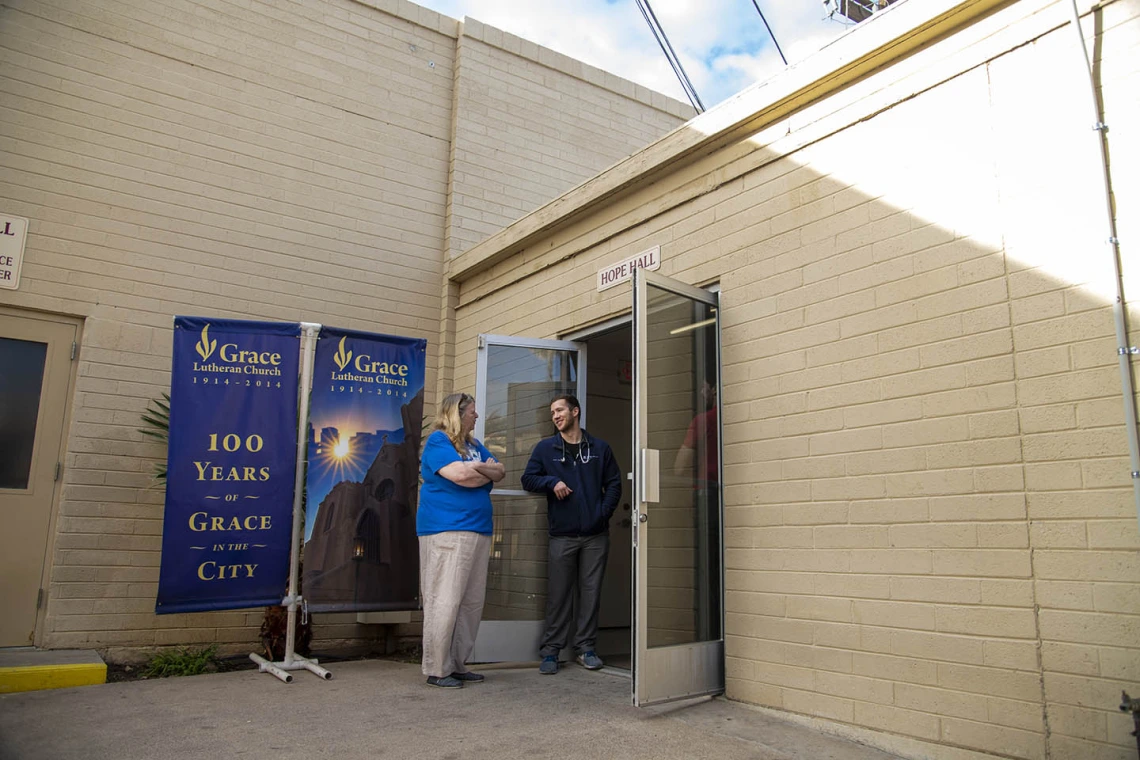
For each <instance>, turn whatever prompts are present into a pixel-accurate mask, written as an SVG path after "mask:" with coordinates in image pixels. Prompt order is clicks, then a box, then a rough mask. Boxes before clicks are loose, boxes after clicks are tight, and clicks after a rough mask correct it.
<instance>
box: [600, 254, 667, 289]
mask: <svg viewBox="0 0 1140 760" xmlns="http://www.w3.org/2000/svg"><path fill="white" fill-rule="evenodd" d="M660 268H661V246H659V245H655V246H653V247H652V248H650V249H649V250H648V251H642V252H641V253H639V254H637V255H636V256H630V257H629V258H628V259H625V260H624V261H619V262H618V263H616V264H611V265H610V266H608V267H605V268H603V269H599V270H598V292H599V293H600V292H601V291H603V290H605V289H606V288H612V287H613V286H614V285H617V284H618V283H622V282H625V281H626V280H628V279H629V278H631V277H633V270H635V269H649V270H654V269H660Z"/></svg>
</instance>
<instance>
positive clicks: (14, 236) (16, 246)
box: [0, 214, 28, 290]
mask: <svg viewBox="0 0 1140 760" xmlns="http://www.w3.org/2000/svg"><path fill="white" fill-rule="evenodd" d="M27 240H28V220H27V219H25V218H24V217H22V216H5V215H2V214H0V288H5V289H7V290H15V289H16V288H18V287H20V264H21V263H22V262H23V260H24V243H26V242H27Z"/></svg>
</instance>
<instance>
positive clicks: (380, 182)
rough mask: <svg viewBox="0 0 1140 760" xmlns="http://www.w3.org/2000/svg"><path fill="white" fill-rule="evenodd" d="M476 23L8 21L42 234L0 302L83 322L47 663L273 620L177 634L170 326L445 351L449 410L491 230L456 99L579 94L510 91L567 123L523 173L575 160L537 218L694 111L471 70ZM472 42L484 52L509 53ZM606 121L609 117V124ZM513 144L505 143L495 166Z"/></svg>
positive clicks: (354, 12) (196, 14)
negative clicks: (336, 331)
mask: <svg viewBox="0 0 1140 760" xmlns="http://www.w3.org/2000/svg"><path fill="white" fill-rule="evenodd" d="M460 26H461V25H460V24H459V22H457V21H455V20H453V19H449V18H446V17H443V16H440V15H438V14H436V13H434V12H431V11H428V10H426V9H422V8H419V7H417V6H414V5H412V4H410V3H407V2H402V1H400V2H397V0H376V1H375V2H372V0H367V1H365V0H361V1H360V2H355V1H354V0H304V2H286V1H285V0H257V1H256V2H252V3H251V2H234V1H232V0H196V1H195V2H186V3H174V4H162V3H157V4H155V3H137V2H128V1H127V0H92V1H91V2H84V3H71V2H66V1H65V0H42V1H41V0H16V2H11V3H5V5H4V6H3V7H2V8H0V87H2V88H3V93H4V95H3V108H2V109H0V124H2V126H0V164H2V165H3V167H4V171H3V172H2V173H0V199H2V202H3V208H4V211H5V212H6V213H11V214H16V215H20V216H25V217H28V218H29V219H30V220H31V227H30V232H29V235H28V245H27V252H26V255H25V262H24V267H23V276H22V282H21V286H20V288H19V290H16V291H9V290H4V291H0V304H3V305H4V306H7V307H13V308H16V309H25V310H35V311H48V312H57V313H62V314H70V315H76V316H79V317H82V318H84V324H83V335H82V346H81V353H80V358H79V366H78V380H77V385H76V387H75V388H74V395H73V402H72V410H71V415H72V424H71V428H70V430H69V433H68V442H67V446H66V458H65V460H64V470H63V486H62V491H61V497H60V500H59V504H58V512H57V514H56V515H55V531H54V534H53V536H52V538H51V543H50V545H49V549H50V550H51V560H50V562H51V565H50V568H49V570H48V582H47V589H46V591H47V595H46V604H47V608H46V610H47V611H46V619H45V620H44V624H43V625H41V626H40V628H39V630H37V634H36V644H37V645H39V646H44V647H52V648H57V647H113V646H124V647H139V646H148V645H163V644H175V643H178V644H185V643H194V642H215V641H216V642H221V643H223V644H232V645H233V648H235V649H236V648H239V647H240V646H250V645H252V642H255V641H256V639H257V629H258V626H259V625H260V622H261V614H262V613H261V611H260V610H253V611H236V612H224V613H202V614H195V615H169V616H162V617H156V616H155V615H154V598H155V592H156V585H157V579H158V567H159V562H160V556H159V554H160V546H161V541H160V536H161V530H162V502H163V493H162V490H161V489H160V488H155V487H154V485H153V483H152V479H151V475H150V472H151V469H152V465H153V463H154V462H155V461H156V460H157V459H158V458H160V457H161V456H163V455H164V454H163V452H162V449H161V448H159V447H157V446H155V445H154V444H151V443H147V442H146V439H144V437H143V436H142V435H141V434H140V433H139V432H138V431H137V428H138V427H139V426H140V424H141V423H140V419H139V417H140V414H141V413H142V411H143V410H144V408H145V407H146V405H147V403H148V401H149V400H150V399H153V398H156V397H158V396H159V395H160V394H161V393H162V392H163V391H165V390H167V389H168V387H169V366H170V365H169V362H170V350H171V324H172V317H173V315H175V314H208V315H217V316H219V317H233V318H246V319H268V320H286V321H298V320H304V321H314V322H322V323H325V324H332V325H337V326H342V327H349V328H355V329H361V330H370V331H376V332H384V333H395V334H401V335H409V336H417V337H426V338H428V340H429V341H430V342H431V348H430V351H429V359H428V382H427V389H428V394H429V398H428V404H427V406H428V409H429V410H430V409H432V408H433V406H434V399H433V398H432V393H433V391H434V389H435V386H436V379H437V375H438V373H439V366H440V361H441V353H440V351H439V347H438V343H437V339H438V337H439V334H440V315H441V313H445V308H444V307H445V304H444V303H443V302H441V294H443V293H444V286H443V283H442V277H441V273H442V269H443V263H444V260H445V257H446V251H448V250H449V246H450V247H451V249H454V248H455V246H456V245H460V243H455V244H450V243H449V242H448V236H449V233H448V225H449V224H450V225H452V226H455V227H463V228H469V227H470V222H471V221H472V220H476V219H481V217H480V216H479V214H481V213H482V212H481V210H478V209H474V210H473V209H471V208H470V206H469V205H464V206H463V207H462V208H458V207H455V204H451V205H450V206H449V203H448V193H449V183H450V184H451V185H453V186H454V187H455V188H456V190H455V191H456V192H459V193H462V194H464V195H465V197H470V196H473V195H475V194H477V193H476V190H472V189H471V188H479V187H481V186H480V185H479V183H480V182H482V181H483V178H482V175H483V173H484V172H485V171H487V170H486V169H485V167H484V166H483V165H480V164H478V163H470V164H469V165H465V168H464V169H463V177H462V178H457V177H454V176H452V172H451V163H452V160H453V155H452V153H453V150H452V143H453V140H452V136H453V134H454V133H459V134H463V135H468V134H471V133H472V132H471V131H469V130H467V129H466V127H465V123H464V120H465V119H466V118H467V117H468V115H470V114H472V113H473V109H474V102H473V101H472V103H470V104H468V105H467V106H465V108H464V112H463V113H462V114H457V113H456V111H455V91H454V88H453V83H454V81H455V80H456V78H457V77H458V78H459V80H460V81H462V82H465V83H478V82H481V81H482V82H486V81H493V80H495V79H496V78H498V77H500V76H501V75H503V73H504V72H506V71H527V72H531V73H532V74H533V73H534V72H535V71H539V70H541V71H543V72H546V74H545V75H546V76H548V77H550V78H551V82H550V83H549V84H548V86H549V87H561V88H563V89H562V91H561V99H550V98H547V99H545V100H542V99H539V100H541V102H532V101H533V100H534V93H533V92H531V91H527V92H523V91H522V90H517V89H515V88H513V87H512V88H510V89H508V90H505V91H502V92H498V93H497V94H496V103H497V107H498V108H501V109H503V110H505V111H508V112H516V113H523V112H526V113H530V114H532V115H533V117H534V119H535V120H536V121H537V122H541V123H542V124H544V125H545V126H544V130H545V131H544V134H543V139H544V142H543V145H544V146H545V147H544V152H542V153H541V154H540V155H535V156H528V160H529V161H531V164H525V163H524V164H523V167H522V168H526V167H528V166H529V167H530V168H532V169H534V170H535V171H538V170H539V169H541V167H542V166H544V165H545V164H546V159H547V157H548V156H549V155H558V156H565V157H566V161H565V164H564V165H560V172H561V173H560V175H559V180H560V181H561V182H563V183H565V184H564V185H560V186H557V187H553V186H550V185H548V184H543V183H527V184H523V185H521V186H519V187H516V188H513V189H512V191H511V193H512V201H511V203H512V204H513V205H512V206H511V208H514V209H523V210H527V209H528V208H533V207H537V206H538V205H540V204H541V203H543V202H545V201H547V200H549V199H550V198H552V197H553V196H554V195H555V194H556V192H557V191H559V190H561V189H564V187H565V186H569V185H571V184H574V183H576V182H578V181H581V180H582V179H585V178H586V177H587V176H589V175H590V174H592V173H593V172H596V171H598V170H600V169H602V168H604V167H605V166H607V165H609V164H610V163H613V162H614V161H616V160H618V159H620V158H621V157H623V156H624V155H625V154H627V153H629V152H631V151H632V150H633V148H634V147H635V144H633V143H630V142H626V143H621V142H620V141H613V142H610V143H607V144H605V145H602V146H598V145H596V144H595V145H591V152H590V153H589V154H588V155H587V156H585V157H583V158H576V157H575V154H576V151H578V150H579V149H580V148H581V146H582V145H583V142H584V141H583V140H582V139H581V135H580V131H581V130H585V129H587V127H586V125H587V124H588V123H590V122H592V121H593V122H598V121H601V120H606V119H612V120H613V122H614V124H613V126H614V127H615V128H617V129H624V128H625V127H626V126H627V125H628V124H629V123H631V122H643V123H644V124H646V125H654V126H646V127H644V129H643V134H645V135H648V136H646V137H644V138H641V137H638V138H637V140H642V141H643V140H647V139H649V136H653V135H655V134H660V133H662V132H665V131H667V130H668V129H670V128H672V127H673V126H675V125H677V124H679V123H680V122H681V121H682V119H681V118H680V117H679V116H678V115H677V114H678V112H679V109H681V108H682V107H681V106H680V104H675V103H671V102H659V99H656V98H651V97H647V96H645V93H640V92H633V87H632V85H631V84H629V83H627V82H623V81H620V80H610V79H606V81H604V82H600V81H597V77H596V76H593V75H589V76H587V74H586V73H585V72H586V70H585V69H581V70H579V69H577V68H575V67H574V66H572V65H571V64H570V62H568V59H563V58H561V57H558V56H552V55H550V51H546V50H542V49H539V48H537V47H534V46H530V47H528V49H527V51H522V50H521V43H519V42H518V41H517V40H516V41H515V47H519V48H520V49H519V50H518V51H516V53H518V54H522V53H524V52H525V53H526V57H525V58H519V55H517V54H516V53H511V52H508V51H504V50H502V49H499V48H495V47H493V46H492V45H491V44H489V43H485V42H482V41H479V42H472V43H471V44H473V45H477V46H478V47H479V50H480V51H481V53H482V54H483V56H484V57H485V58H487V59H488V61H486V62H484V63H482V64H480V65H479V66H478V67H477V69H478V70H477V71H476V70H474V69H475V68H476V65H475V64H473V65H472V66H473V70H472V71H471V72H470V73H468V72H466V71H465V69H464V68H463V67H459V68H458V69H457V67H456V48H457V40H458V39H459V34H460ZM473 26H478V28H479V30H480V31H479V35H480V36H479V40H482V39H483V38H484V37H490V36H493V35H494V34H495V31H494V30H492V29H490V28H489V27H483V26H482V25H479V24H477V22H475V23H474V24H473ZM500 36H501V35H500ZM504 39H506V38H504ZM539 59H542V60H544V61H546V63H545V64H543V66H539V64H538V63H537V61H538V60H539ZM575 77H579V78H578V79H576V78H575ZM555 80H556V82H555ZM630 96H634V97H630ZM587 102H588V103H591V104H595V105H597V108H596V110H595V111H593V112H592V115H591V116H589V117H586V116H583V114H582V113H581V112H582V111H584V110H587V109H585V108H583V107H582V104H583V103H587ZM544 108H564V109H567V110H570V111H573V112H574V115H573V124H574V125H575V127H574V129H573V130H567V131H566V132H559V131H558V130H557V129H556V128H554V126H552V125H557V124H558V122H559V118H560V117H559V116H558V115H557V114H546V113H543V109H544ZM654 129H656V130H657V132H654V131H653V130H654ZM496 140H498V141H499V142H498V143H496V142H495V141H496ZM515 141H516V137H515V136H513V135H512V134H511V132H510V131H509V129H503V130H496V134H495V135H494V137H493V139H492V141H491V142H490V143H487V144H488V145H490V147H491V148H492V149H493V150H497V151H503V150H509V149H510V148H511V146H512V145H514V144H515ZM496 171H499V172H500V175H497V176H515V174H516V173H520V174H521V173H525V172H522V171H521V169H520V167H519V166H511V167H497V168H496ZM575 171H576V172H577V173H578V174H577V175H575V174H574V172H575ZM528 204H529V206H528ZM498 213H499V217H497V218H502V217H504V216H505V217H510V215H511V214H512V213H515V212H514V211H512V210H510V209H508V208H506V207H504V209H503V210H502V211H500V212H498ZM518 213H521V211H520V212H518ZM319 622H320V624H321V625H320V627H319V629H318V633H317V636H318V639H320V640H324V641H328V640H334V639H347V638H352V637H355V636H358V635H370V634H371V632H372V631H374V629H365V628H361V627H358V626H357V625H356V624H355V621H354V618H352V617H350V616H344V615H342V616H336V615H325V616H321V618H320V620H319Z"/></svg>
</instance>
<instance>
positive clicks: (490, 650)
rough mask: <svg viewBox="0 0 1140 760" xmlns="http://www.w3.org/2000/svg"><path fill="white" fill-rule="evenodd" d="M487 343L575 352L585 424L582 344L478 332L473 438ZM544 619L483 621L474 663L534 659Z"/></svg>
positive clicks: (504, 492)
mask: <svg viewBox="0 0 1140 760" xmlns="http://www.w3.org/2000/svg"><path fill="white" fill-rule="evenodd" d="M491 346H515V347H518V348H537V349H544V350H555V351H576V352H577V353H578V365H577V371H578V391H577V394H576V395H577V397H578V401H579V403H580V404H581V410H582V413H581V416H580V417H579V420H580V424H581V425H582V426H583V427H585V424H586V344H584V343H578V342H576V341H571V340H553V339H549V338H519V337H516V336H513V335H493V334H480V335H479V344H478V349H477V352H476V355H475V411H476V412H477V413H478V414H479V418H478V419H477V420H476V421H475V437H476V438H478V439H479V440H480V441H483V440H484V427H483V421H484V418H485V412H486V409H487V353H488V349H489V348H490V347H491ZM492 496H533V494H531V493H529V492H528V491H524V490H523V489H521V488H499V487H498V486H496V487H495V488H494V490H493V491H492ZM544 623H545V621H544V620H542V619H539V620H483V621H482V622H481V623H480V624H479V634H478V638H477V639H476V642H475V650H474V652H472V661H476V662H529V661H531V660H534V659H535V657H536V655H537V652H538V645H539V640H540V639H541V638H542V631H543V627H544Z"/></svg>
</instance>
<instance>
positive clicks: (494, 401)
mask: <svg viewBox="0 0 1140 760" xmlns="http://www.w3.org/2000/svg"><path fill="white" fill-rule="evenodd" d="M577 392H578V353H577V352H576V351H558V350H549V349H538V348H521V347H518V346H496V345H491V346H488V347H487V388H486V399H487V401H486V404H487V406H486V409H485V410H484V411H483V444H484V445H485V446H486V447H487V448H488V449H489V450H490V452H491V453H492V454H494V455H495V457H496V458H497V459H498V460H499V461H500V462H502V463H503V464H504V465H505V466H506V468H507V475H506V477H505V478H504V479H503V481H502V483H501V484H500V485H501V487H503V488H515V489H521V488H522V473H523V469H524V468H525V467H526V463H527V460H528V459H529V458H530V452H531V450H532V449H533V448H534V445H535V444H536V443H538V442H539V441H540V440H541V439H543V438H546V437H549V436H551V435H554V423H552V422H551V421H550V401H551V399H553V398H554V397H555V396H557V395H559V394H562V393H574V394H576V393H577Z"/></svg>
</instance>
